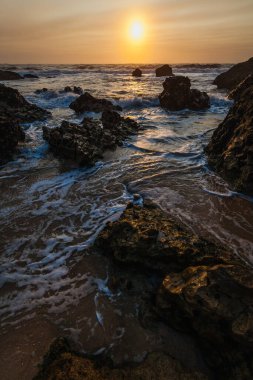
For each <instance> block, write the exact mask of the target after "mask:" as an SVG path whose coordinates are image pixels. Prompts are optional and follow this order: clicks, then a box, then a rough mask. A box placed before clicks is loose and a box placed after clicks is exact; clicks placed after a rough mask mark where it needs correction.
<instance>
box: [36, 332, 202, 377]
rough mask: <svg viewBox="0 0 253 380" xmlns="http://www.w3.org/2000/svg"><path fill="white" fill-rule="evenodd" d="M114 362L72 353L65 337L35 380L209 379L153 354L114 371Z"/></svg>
mask: <svg viewBox="0 0 253 380" xmlns="http://www.w3.org/2000/svg"><path fill="white" fill-rule="evenodd" d="M109 364H111V363H110V360H107V363H106V360H105V359H101V358H99V357H94V358H87V357H85V356H83V355H79V354H77V353H76V352H74V351H73V350H71V347H70V344H69V342H68V341H67V339H65V338H58V339H56V341H55V342H53V343H52V345H51V346H50V348H49V351H48V353H47V354H46V355H45V357H44V361H43V363H42V366H41V368H40V370H39V373H38V375H37V376H35V378H34V379H33V380H126V379H128V380H152V379H156V380H168V379H169V380H207V376H205V375H204V374H201V373H199V372H197V371H190V370H189V369H186V368H184V367H183V366H182V364H181V363H180V362H179V361H177V360H176V359H174V358H172V357H170V356H168V355H166V354H163V353H158V352H157V353H153V354H150V355H148V357H147V358H146V359H145V360H144V361H143V363H141V364H138V365H136V363H135V365H129V363H128V365H125V366H124V367H123V368H113V367H112V366H111V365H109Z"/></svg>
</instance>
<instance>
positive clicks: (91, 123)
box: [43, 111, 139, 165]
mask: <svg viewBox="0 0 253 380" xmlns="http://www.w3.org/2000/svg"><path fill="white" fill-rule="evenodd" d="M138 129H139V126H138V124H137V123H136V122H135V121H133V120H132V119H129V118H123V117H121V116H120V115H119V114H118V113H116V112H114V111H104V112H103V114H102V118H101V121H99V120H93V119H89V118H85V119H84V120H83V122H82V124H81V125H78V124H74V123H69V122H67V121H63V122H62V125H61V126H60V127H57V128H53V129H51V128H48V127H43V137H44V139H45V140H47V141H48V143H49V145H50V148H51V149H52V150H53V152H55V153H56V154H57V155H59V156H60V157H64V158H67V159H71V160H74V161H75V162H77V163H78V164H80V165H86V164H92V163H94V162H95V161H96V160H97V159H99V158H102V156H103V153H104V151H105V150H107V149H114V148H115V147H116V146H118V145H121V144H122V142H123V140H124V139H125V138H126V137H128V136H129V135H131V134H134V133H137V131H138Z"/></svg>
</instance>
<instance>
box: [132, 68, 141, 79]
mask: <svg viewBox="0 0 253 380" xmlns="http://www.w3.org/2000/svg"><path fill="white" fill-rule="evenodd" d="M132 76H133V77H137V78H140V77H141V76H142V71H141V69H135V70H134V71H133V72H132Z"/></svg>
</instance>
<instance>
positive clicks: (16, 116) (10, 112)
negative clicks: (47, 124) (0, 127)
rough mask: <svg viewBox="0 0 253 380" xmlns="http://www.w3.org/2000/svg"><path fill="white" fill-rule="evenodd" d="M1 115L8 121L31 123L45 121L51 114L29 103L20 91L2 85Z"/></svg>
mask: <svg viewBox="0 0 253 380" xmlns="http://www.w3.org/2000/svg"><path fill="white" fill-rule="evenodd" d="M0 115H1V117H2V119H4V120H7V121H10V120H15V121H22V122H31V121H35V120H44V119H46V118H47V117H49V116H50V115H51V113H50V112H48V111H46V110H44V109H42V108H40V107H37V106H36V105H34V104H31V103H29V102H28V101H27V100H25V98H24V97H23V96H22V95H21V94H20V93H19V92H18V90H14V89H13V88H11V87H6V86H5V85H3V84H0Z"/></svg>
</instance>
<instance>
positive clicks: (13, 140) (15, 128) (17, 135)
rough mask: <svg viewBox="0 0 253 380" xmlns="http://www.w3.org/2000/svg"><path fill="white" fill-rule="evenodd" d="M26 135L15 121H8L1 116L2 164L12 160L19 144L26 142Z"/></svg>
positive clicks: (0, 157) (0, 154) (0, 146)
mask: <svg viewBox="0 0 253 380" xmlns="http://www.w3.org/2000/svg"><path fill="white" fill-rule="evenodd" d="M24 139H25V133H24V131H23V129H22V128H21V127H20V125H19V124H18V123H17V122H15V121H11V120H10V121H8V120H4V118H2V115H0V162H1V161H3V160H6V159H9V158H11V156H12V153H13V152H14V151H15V149H16V147H17V145H18V142H19V141H24Z"/></svg>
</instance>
